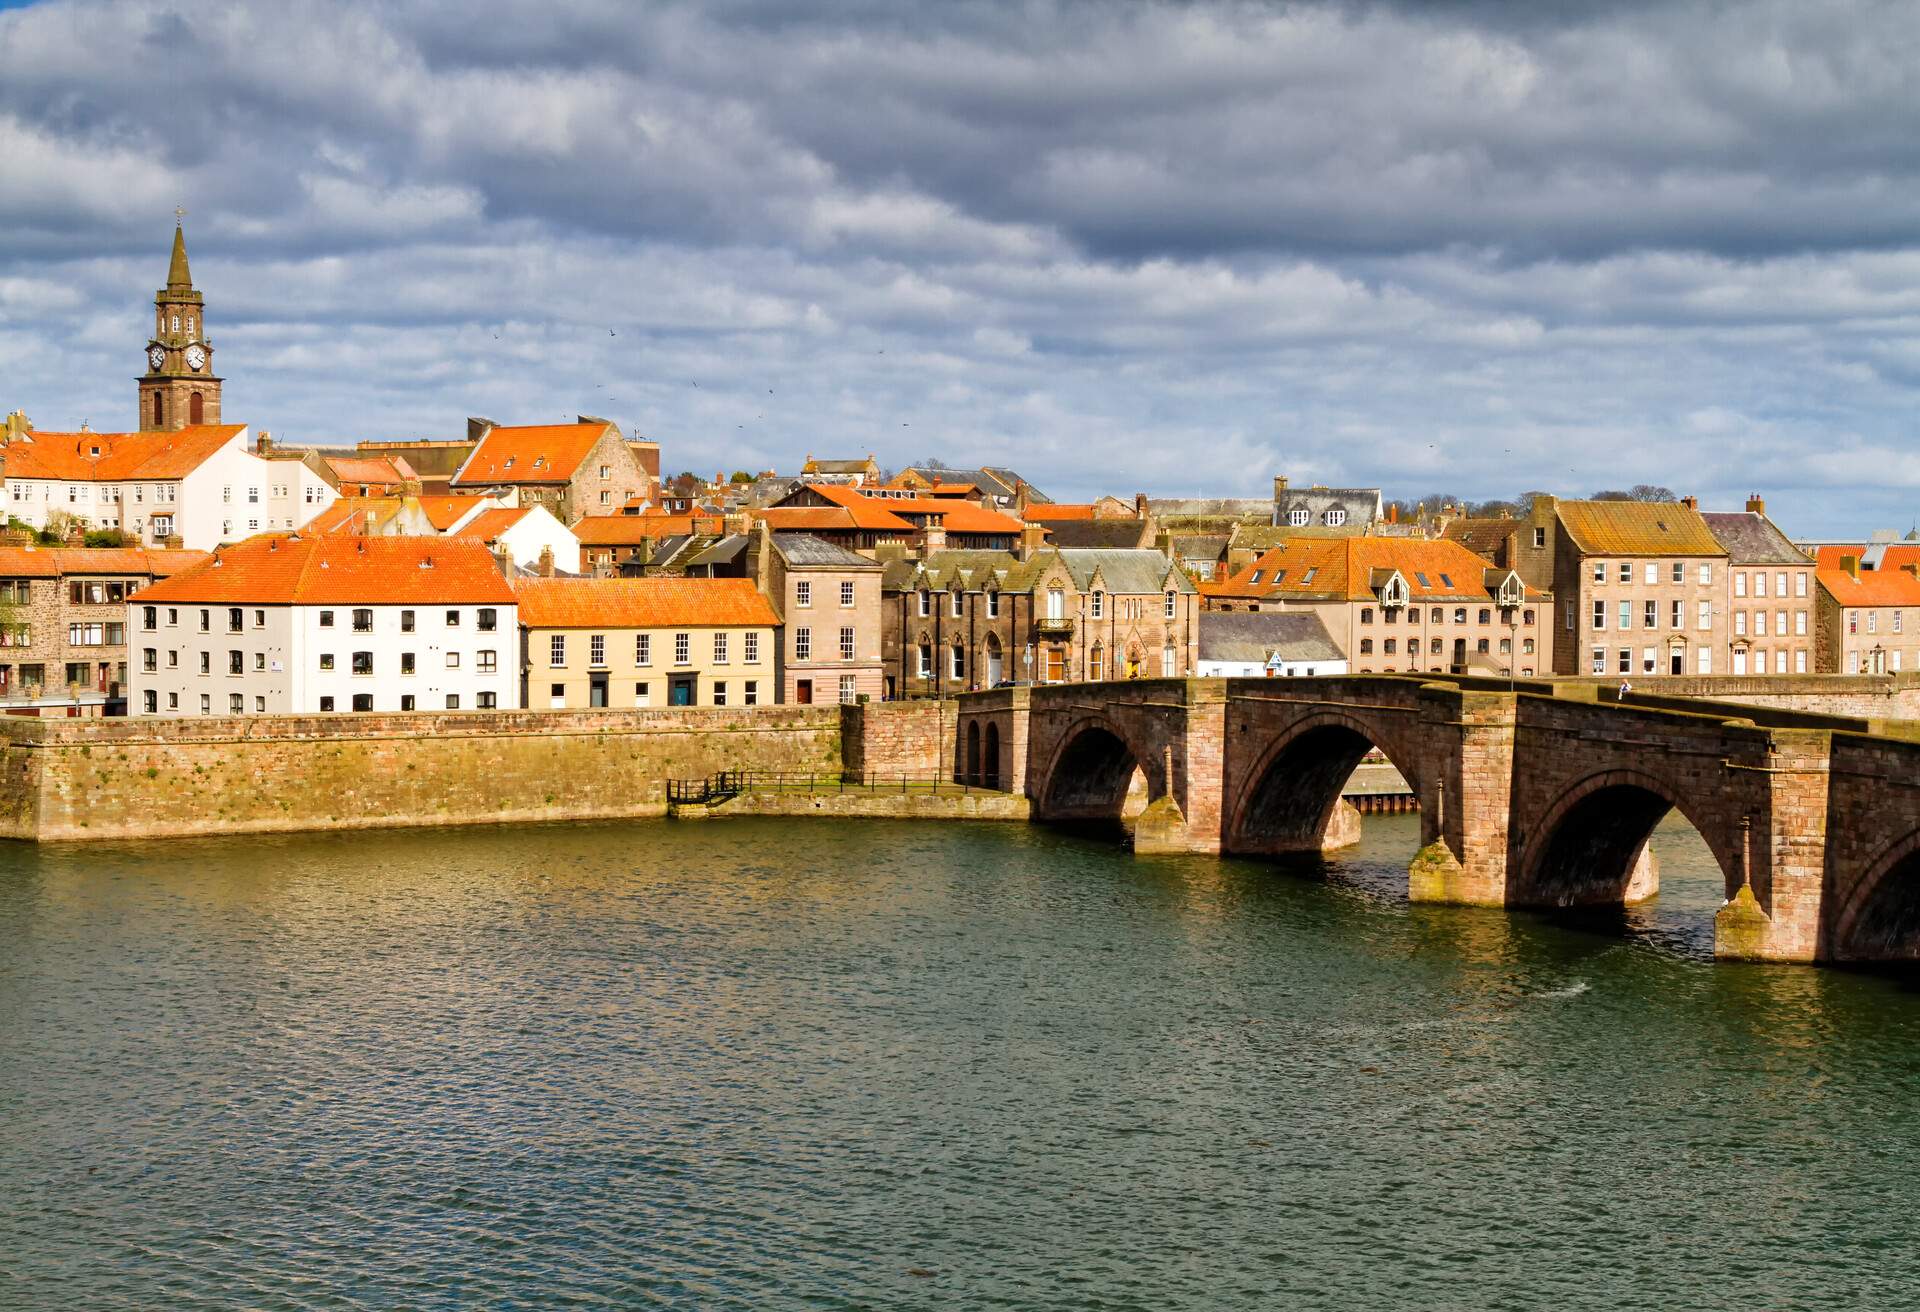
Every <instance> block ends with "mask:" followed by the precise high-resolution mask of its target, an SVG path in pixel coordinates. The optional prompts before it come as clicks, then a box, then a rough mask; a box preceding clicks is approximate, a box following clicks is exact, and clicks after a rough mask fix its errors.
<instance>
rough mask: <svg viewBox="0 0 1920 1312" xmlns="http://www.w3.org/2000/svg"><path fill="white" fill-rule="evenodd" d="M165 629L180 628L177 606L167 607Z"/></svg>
mask: <svg viewBox="0 0 1920 1312" xmlns="http://www.w3.org/2000/svg"><path fill="white" fill-rule="evenodd" d="M21 600H22V601H25V600H26V598H25V597H22V598H21ZM167 627H168V628H170V629H177V628H179V627H180V608H179V607H178V606H169V607H167Z"/></svg>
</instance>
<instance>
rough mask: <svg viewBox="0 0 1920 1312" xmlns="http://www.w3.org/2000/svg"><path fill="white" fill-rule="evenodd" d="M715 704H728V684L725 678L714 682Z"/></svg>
mask: <svg viewBox="0 0 1920 1312" xmlns="http://www.w3.org/2000/svg"><path fill="white" fill-rule="evenodd" d="M713 704H714V705H715V706H725V705H726V704H727V685H726V681H725V680H716V681H715V682H714V685H713Z"/></svg>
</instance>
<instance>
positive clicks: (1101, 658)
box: [1087, 642, 1107, 683]
mask: <svg viewBox="0 0 1920 1312" xmlns="http://www.w3.org/2000/svg"><path fill="white" fill-rule="evenodd" d="M1106 662H1107V653H1106V652H1105V651H1104V650H1102V649H1101V646H1100V644H1099V643H1097V642H1096V643H1094V644H1093V650H1092V651H1090V652H1088V653H1087V678H1088V679H1090V680H1092V681H1093V682H1094V683H1098V682H1100V680H1102V679H1104V678H1105V677H1106Z"/></svg>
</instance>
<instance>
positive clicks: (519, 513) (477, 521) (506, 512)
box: [455, 506, 533, 542]
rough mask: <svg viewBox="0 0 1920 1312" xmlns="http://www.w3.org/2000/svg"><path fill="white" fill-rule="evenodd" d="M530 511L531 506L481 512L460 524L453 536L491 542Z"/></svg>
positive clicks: (506, 507)
mask: <svg viewBox="0 0 1920 1312" xmlns="http://www.w3.org/2000/svg"><path fill="white" fill-rule="evenodd" d="M532 511H533V507H532V506H497V507H495V508H494V509H492V510H483V511H481V512H480V513H479V514H477V515H475V516H474V517H473V518H472V519H470V520H468V521H467V522H466V523H464V524H462V525H461V526H460V528H459V530H458V532H457V533H456V534H455V536H457V537H463V538H473V539H474V540H475V541H478V542H492V541H493V540H494V539H496V538H498V537H499V536H500V535H501V534H502V533H505V532H506V531H507V530H508V529H510V528H512V527H513V526H514V525H515V524H518V523H519V522H520V521H521V520H523V519H525V518H526V517H527V516H528V515H529V514H530V513H532Z"/></svg>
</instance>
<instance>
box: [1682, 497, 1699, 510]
mask: <svg viewBox="0 0 1920 1312" xmlns="http://www.w3.org/2000/svg"><path fill="white" fill-rule="evenodd" d="M1680 504H1681V505H1683V506H1685V507H1686V508H1687V509H1688V510H1698V509H1700V498H1699V497H1681V498H1680Z"/></svg>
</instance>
